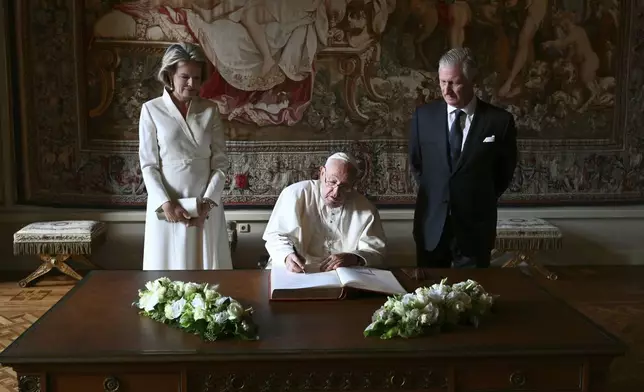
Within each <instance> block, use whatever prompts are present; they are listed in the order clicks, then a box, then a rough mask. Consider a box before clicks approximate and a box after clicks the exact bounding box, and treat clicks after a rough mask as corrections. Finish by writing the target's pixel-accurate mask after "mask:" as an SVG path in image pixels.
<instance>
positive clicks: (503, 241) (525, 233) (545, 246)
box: [493, 218, 563, 280]
mask: <svg viewBox="0 0 644 392" xmlns="http://www.w3.org/2000/svg"><path fill="white" fill-rule="evenodd" d="M562 243H563V235H562V233H561V230H559V228H558V227H557V226H554V225H551V224H550V223H548V222H546V221H545V220H543V219H540V218H508V219H499V220H498V221H497V225H496V244H495V249H494V251H493V257H499V256H501V255H503V254H505V253H512V254H513V257H512V258H511V259H510V260H509V261H508V262H506V263H505V264H504V265H503V267H517V266H518V265H519V264H521V263H522V262H523V263H526V264H527V265H528V266H529V267H532V268H534V269H535V270H537V271H539V272H540V273H541V274H542V275H544V276H545V277H546V278H548V279H550V280H557V279H558V277H557V275H556V274H554V273H552V272H550V271H549V270H548V269H547V268H546V267H544V266H543V265H542V264H541V263H539V262H538V261H536V260H535V258H534V256H535V255H536V253H537V252H539V251H544V250H554V249H561V247H562Z"/></svg>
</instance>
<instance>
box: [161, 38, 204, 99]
mask: <svg viewBox="0 0 644 392" xmlns="http://www.w3.org/2000/svg"><path fill="white" fill-rule="evenodd" d="M182 61H186V62H188V61H194V62H197V63H200V64H201V73H202V80H205V79H206V72H207V71H206V66H205V65H206V56H205V55H204V53H203V51H202V50H201V48H200V47H199V46H197V45H194V44H191V43H188V42H179V43H176V44H172V45H170V46H168V49H166V51H165V53H164V54H163V59H162V60H161V68H159V73H158V74H157V79H159V81H160V82H161V83H163V85H164V86H165V87H166V88H169V89H172V76H173V75H174V73H175V72H176V70H177V64H179V63H180V62H182Z"/></svg>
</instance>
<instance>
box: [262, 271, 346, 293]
mask: <svg viewBox="0 0 644 392" xmlns="http://www.w3.org/2000/svg"><path fill="white" fill-rule="evenodd" d="M307 267H308V265H307ZM305 270H306V271H307V272H306V273H302V272H291V271H289V270H287V269H286V268H283V267H279V268H273V269H271V291H273V290H289V289H291V290H292V289H309V288H327V287H342V283H340V279H339V278H338V274H337V273H336V272H335V271H329V272H320V269H319V267H318V268H317V269H315V268H305ZM316 271H317V272H316Z"/></svg>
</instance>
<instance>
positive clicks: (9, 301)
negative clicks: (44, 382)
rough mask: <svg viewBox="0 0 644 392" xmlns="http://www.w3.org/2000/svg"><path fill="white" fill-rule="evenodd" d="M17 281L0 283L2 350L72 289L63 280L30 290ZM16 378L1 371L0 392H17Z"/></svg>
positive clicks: (9, 370)
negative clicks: (21, 286) (20, 285)
mask: <svg viewBox="0 0 644 392" xmlns="http://www.w3.org/2000/svg"><path fill="white" fill-rule="evenodd" d="M15 282H17V279H16V280H15V281H12V282H0V350H4V349H5V347H7V346H8V345H9V344H11V342H13V341H14V339H16V338H17V337H18V336H19V335H20V334H21V333H23V332H24V331H25V330H26V329H27V328H29V326H30V325H31V324H33V322H34V321H36V320H38V318H39V317H40V316H42V315H43V314H45V312H46V311H47V310H48V309H49V308H51V307H52V306H53V305H54V304H55V303H56V302H58V300H59V299H61V298H62V297H63V296H64V295H65V293H67V292H68V291H69V290H70V289H71V288H72V287H73V286H72V285H71V284H70V281H68V280H66V279H64V280H62V279H53V278H52V279H48V280H47V281H45V282H43V283H42V284H39V285H36V286H35V287H31V288H26V289H23V288H20V287H19V286H18V284H17V283H15ZM17 391H18V385H17V381H16V374H15V373H14V372H13V370H11V369H10V368H6V367H0V392H17Z"/></svg>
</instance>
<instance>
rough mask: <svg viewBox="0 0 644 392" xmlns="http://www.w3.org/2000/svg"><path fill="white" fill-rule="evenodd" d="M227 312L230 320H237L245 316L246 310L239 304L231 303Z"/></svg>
mask: <svg viewBox="0 0 644 392" xmlns="http://www.w3.org/2000/svg"><path fill="white" fill-rule="evenodd" d="M227 312H228V318H229V319H230V320H236V319H238V318H240V317H241V316H242V315H243V314H244V308H242V306H241V305H240V304H239V303H238V302H231V303H230V305H228V309H227Z"/></svg>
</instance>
